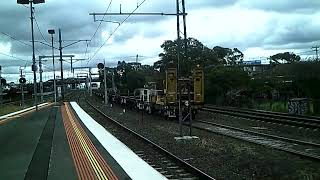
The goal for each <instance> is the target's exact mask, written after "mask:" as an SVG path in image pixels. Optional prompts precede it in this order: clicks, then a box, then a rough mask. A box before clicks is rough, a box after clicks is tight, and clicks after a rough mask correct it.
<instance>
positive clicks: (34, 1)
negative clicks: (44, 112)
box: [17, 0, 44, 110]
mask: <svg viewBox="0 0 320 180" xmlns="http://www.w3.org/2000/svg"><path fill="white" fill-rule="evenodd" d="M17 3H18V4H29V3H30V13H31V17H30V19H31V38H32V71H33V85H34V86H33V88H34V90H33V91H34V103H35V106H36V110H38V102H37V76H36V71H37V66H36V57H35V53H34V34H33V19H34V17H33V4H39V3H44V0H17Z"/></svg>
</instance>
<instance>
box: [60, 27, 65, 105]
mask: <svg viewBox="0 0 320 180" xmlns="http://www.w3.org/2000/svg"><path fill="white" fill-rule="evenodd" d="M59 51H60V71H61V96H62V101H64V82H63V64H62V61H63V60H62V40H61V29H59Z"/></svg>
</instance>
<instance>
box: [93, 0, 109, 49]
mask: <svg viewBox="0 0 320 180" xmlns="http://www.w3.org/2000/svg"><path fill="white" fill-rule="evenodd" d="M111 3H112V0H110V3H109V5H108V7H107V9H106V12H105V14H106V13H107V12H108V11H109V9H110V7H111ZM105 16H106V15H103V17H102V21H100V23H99V25H98V27H97V29H96V31H95V32H94V33H93V35H92V37H91V39H90V41H89V43H90V42H91V41H92V39H93V38H94V37H95V35H96V34H97V32H98V30H99V28H100V26H101V24H102V22H103V20H104V18H105Z"/></svg>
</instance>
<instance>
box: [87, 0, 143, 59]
mask: <svg viewBox="0 0 320 180" xmlns="http://www.w3.org/2000/svg"><path fill="white" fill-rule="evenodd" d="M144 2H146V0H143V1H142V2H141V3H140V4H138V5H137V7H136V8H135V9H134V10H133V11H132V12H131V13H130V14H129V15H128V16H127V17H126V18H125V19H124V20H123V21H121V22H120V24H119V25H118V26H117V27H116V28H115V30H114V31H113V32H112V33H111V34H110V35H109V37H108V38H107V39H106V40H105V42H104V43H103V44H102V45H101V46H100V47H99V48H98V49H97V50H96V51H95V53H94V54H93V56H92V57H91V58H90V59H89V61H88V62H87V64H88V63H89V62H90V61H91V60H92V59H93V58H94V57H95V56H96V55H97V53H98V52H99V51H100V50H101V48H102V47H103V46H104V45H105V44H106V43H107V42H108V41H109V39H110V38H111V37H112V36H113V35H114V34H115V32H116V31H117V30H118V29H119V27H120V26H121V25H122V24H123V23H124V22H125V21H127V19H129V17H130V16H131V15H132V14H133V13H134V12H135V11H136V10H137V9H138V8H139V7H140V6H141V5H142V4H143V3H144Z"/></svg>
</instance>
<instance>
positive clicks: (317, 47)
mask: <svg viewBox="0 0 320 180" xmlns="http://www.w3.org/2000/svg"><path fill="white" fill-rule="evenodd" d="M319 48H320V46H313V47H312V48H311V49H314V50H313V51H315V52H316V61H319V55H318V49H319Z"/></svg>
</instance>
